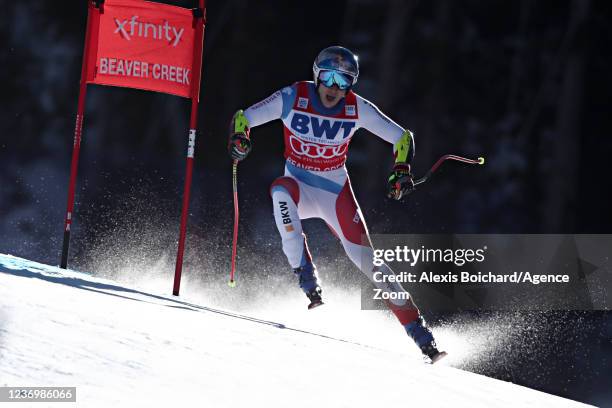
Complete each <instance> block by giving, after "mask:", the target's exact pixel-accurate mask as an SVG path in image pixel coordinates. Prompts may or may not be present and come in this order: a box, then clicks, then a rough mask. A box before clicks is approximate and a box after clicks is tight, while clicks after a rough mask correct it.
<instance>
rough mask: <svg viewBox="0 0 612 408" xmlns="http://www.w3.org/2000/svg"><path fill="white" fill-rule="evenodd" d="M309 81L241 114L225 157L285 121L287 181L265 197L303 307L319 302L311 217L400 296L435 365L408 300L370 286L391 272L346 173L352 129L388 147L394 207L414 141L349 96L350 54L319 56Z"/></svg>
mask: <svg viewBox="0 0 612 408" xmlns="http://www.w3.org/2000/svg"><path fill="white" fill-rule="evenodd" d="M313 74H314V82H309V81H302V82H296V83H294V84H293V85H291V86H288V87H286V88H283V89H282V90H280V91H277V92H275V93H274V94H272V95H271V96H270V97H268V98H267V99H264V100H263V101H261V102H259V103H257V104H255V105H253V106H251V107H249V108H248V109H246V110H244V111H243V110H238V111H237V112H236V113H235V114H234V116H233V119H232V122H231V127H230V136H229V144H228V150H229V153H230V156H231V157H232V158H233V159H234V160H237V161H240V160H243V159H244V158H245V157H246V156H247V155H248V154H249V152H250V151H251V148H252V146H253V143H252V141H251V138H250V130H251V129H252V128H254V127H256V126H259V125H262V124H264V123H267V122H269V121H271V120H275V119H281V120H282V121H283V125H284V138H285V158H286V163H285V174H284V175H283V176H282V177H279V178H277V179H276V180H275V181H274V182H273V183H272V185H271V187H270V193H271V195H272V201H273V205H274V218H275V220H276V225H277V227H278V231H279V233H280V235H281V238H282V247H283V252H284V253H285V255H286V256H287V259H288V261H289V264H290V265H291V267H292V268H293V272H294V273H295V275H297V277H298V281H299V286H300V288H301V289H302V290H303V291H304V293H305V294H306V296H307V297H308V299H309V300H310V305H309V306H308V308H309V309H311V308H313V307H316V306H319V305H321V304H323V301H322V297H321V295H322V290H321V286H320V282H319V279H318V275H317V269H316V266H315V264H314V263H313V262H312V258H311V256H310V252H309V250H308V245H307V243H306V235H305V234H304V233H303V232H302V224H301V220H302V219H306V218H314V217H316V218H322V219H323V220H324V221H325V222H326V223H327V224H328V226H329V227H330V229H331V230H332V232H333V233H334V234H335V235H336V236H337V237H338V238H339V239H340V241H341V242H342V245H343V247H344V249H345V251H346V253H347V255H348V257H349V258H350V259H351V261H352V262H353V263H354V264H355V265H356V266H357V267H358V268H359V269H360V270H361V271H362V272H363V273H364V274H365V275H366V276H368V278H369V279H370V280H371V281H372V282H374V284H375V285H376V286H377V287H379V288H380V289H383V290H384V291H387V292H396V293H400V292H401V293H403V296H402V295H400V296H393V297H391V299H394V300H390V301H388V302H387V304H388V306H389V307H390V309H391V310H392V311H393V313H394V314H395V315H396V316H397V318H398V319H399V321H400V323H401V324H402V325H403V326H404V327H405V329H406V331H407V333H408V334H409V335H410V336H411V337H412V339H413V340H414V341H415V343H416V344H417V346H418V347H419V348H420V349H421V351H422V352H423V354H424V355H426V356H427V357H429V358H430V359H431V361H432V362H435V361H436V360H438V359H439V358H441V357H443V356H444V355H445V354H446V353H445V352H439V351H438V350H437V348H436V343H435V341H434V338H433V335H432V333H431V331H430V330H429V328H428V327H427V326H426V325H425V321H424V320H423V318H422V317H421V315H420V313H419V310H418V308H417V307H416V306H415V304H414V303H413V301H412V299H411V298H410V297H409V296H408V294H407V293H405V291H404V289H403V288H402V287H401V285H400V284H399V283H389V282H387V280H384V281H385V283H378V282H376V281H375V280H374V279H373V275H374V273H375V272H381V273H382V274H383V275H384V276H389V275H393V274H394V273H393V271H392V270H391V269H390V268H389V267H388V266H387V265H385V264H383V265H381V266H378V267H376V266H374V264H373V251H374V250H373V248H372V244H371V242H370V238H369V236H368V231H367V228H366V225H365V223H364V220H363V215H362V213H361V210H360V208H359V205H358V204H357V202H356V201H355V197H354V195H353V191H352V188H351V184H350V181H349V177H348V174H347V170H346V167H345V162H346V155H347V151H348V146H349V143H350V141H351V138H352V136H353V134H354V133H355V131H356V130H357V129H359V128H365V129H367V130H369V131H370V132H372V133H374V134H376V135H377V136H378V137H380V138H382V139H384V140H385V141H387V142H389V143H391V144H392V145H393V154H394V158H395V163H394V165H393V169H392V171H391V174H390V176H389V178H388V180H387V191H388V193H387V195H388V197H389V198H392V199H395V200H399V199H401V198H402V197H404V196H405V195H407V194H408V193H410V191H411V190H413V189H414V184H413V179H412V174H411V172H410V162H411V160H412V158H413V156H414V148H415V147H414V137H413V135H412V133H411V132H410V131H409V130H405V129H403V128H402V127H400V126H399V125H398V124H396V123H395V122H393V121H392V120H391V119H389V118H388V117H387V116H385V115H384V114H383V113H382V112H381V111H380V110H379V109H378V108H377V107H376V106H375V105H374V104H372V103H371V102H369V101H367V100H365V99H364V98H362V97H360V96H359V95H357V94H356V93H354V92H353V91H352V90H351V89H352V87H353V86H354V85H355V84H356V83H357V79H358V77H359V62H358V58H357V56H356V55H355V54H353V53H352V52H351V51H349V50H348V49H346V48H344V47H340V46H333V47H328V48H326V49H324V50H323V51H321V52H320V53H319V55H318V56H317V58H316V59H315V61H314V65H313ZM378 280H381V279H378Z"/></svg>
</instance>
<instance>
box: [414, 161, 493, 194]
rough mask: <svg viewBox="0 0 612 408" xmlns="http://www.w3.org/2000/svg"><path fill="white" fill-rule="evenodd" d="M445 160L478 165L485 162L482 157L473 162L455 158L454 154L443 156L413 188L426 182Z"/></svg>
mask: <svg viewBox="0 0 612 408" xmlns="http://www.w3.org/2000/svg"><path fill="white" fill-rule="evenodd" d="M446 160H456V161H459V162H462V163H467V164H480V165H483V164H484V162H485V159H484V157H479V158H478V159H476V160H473V159H468V158H465V157H461V156H456V155H454V154H445V155H444V156H442V157H440V158H439V159H438V161H437V162H436V163H435V164H434V165H433V166H431V169H429V171H428V172H427V173H425V175H424V176H423V177H421V178H420V179H418V180H416V181H415V182H414V185H415V187H416V186H418V185H419V184H423V183H424V182H426V181H427V180H428V179H429V177H431V175H432V174H433V173H435V171H436V170H438V167H440V166H441V165H442V163H444V162H445V161H446Z"/></svg>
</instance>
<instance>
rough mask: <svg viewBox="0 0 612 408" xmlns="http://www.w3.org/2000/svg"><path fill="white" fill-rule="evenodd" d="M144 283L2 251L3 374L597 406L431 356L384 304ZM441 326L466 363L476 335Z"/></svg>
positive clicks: (360, 401)
mask: <svg viewBox="0 0 612 408" xmlns="http://www.w3.org/2000/svg"><path fill="white" fill-rule="evenodd" d="M171 282H172V276H171V275H170V273H168V276H167V280H166V281H165V282H164V285H166V286H167V287H168V290H169V289H170V286H171ZM187 283H188V282H187ZM183 285H184V286H185V285H186V282H183ZM144 286H145V287H147V285H144ZM134 287H136V285H132V284H120V283H117V282H114V281H110V280H105V279H100V278H97V277H93V276H91V275H88V274H85V273H79V272H74V271H66V270H62V269H59V268H56V267H51V266H47V265H43V264H40V263H36V262H32V261H28V260H25V259H22V258H17V257H13V256H10V255H1V254H0V386H76V387H77V404H76V406H78V407H145V406H146V407H170V406H172V407H194V406H199V407H213V408H224V407H232V408H234V407H292V408H298V407H308V408H312V407H322V408H328V407H334V408H335V407H351V408H354V407H409V406H415V407H427V408H430V407H449V406H452V407H579V406H587V405H584V404H581V403H577V402H574V401H571V400H567V399H563V398H560V397H557V396H553V395H549V394H546V393H543V392H539V391H535V390H532V389H529V388H526V387H521V386H518V385H514V384H512V383H508V382H503V381H499V380H495V379H492V378H488V377H485V376H481V375H477V374H473V373H470V372H466V371H462V370H458V369H455V368H452V367H450V366H448V365H446V366H445V365H444V364H438V365H435V366H431V365H427V364H424V363H423V362H422V360H421V359H420V357H419V355H418V351H416V347H414V346H413V345H410V344H409V340H407V339H406V336H405V335H404V334H400V333H399V330H397V323H394V325H393V326H392V325H391V322H390V321H388V320H386V319H385V318H384V315H381V313H380V312H365V311H359V313H357V314H356V313H355V312H354V311H353V313H352V314H347V313H346V311H345V310H343V309H342V307H334V306H331V305H328V304H326V305H325V306H323V307H320V308H317V309H314V310H312V311H305V306H304V300H303V299H300V300H302V303H300V305H301V306H300V308H299V310H298V308H297V306H296V305H297V303H292V302H288V303H287V302H282V301H279V304H278V305H277V308H276V309H275V310H272V309H270V307H269V306H268V307H267V308H260V309H258V310H253V312H252V313H248V314H246V313H245V314H241V313H236V312H230V311H227V310H222V309H220V308H213V307H210V306H208V307H207V306H203V305H201V304H198V303H203V302H201V301H200V302H198V303H196V302H194V301H193V300H191V301H190V300H189V298H185V297H183V296H181V297H173V296H169V295H166V294H164V291H163V290H159V291H157V292H156V291H153V290H150V289H149V287H147V291H145V290H144V289H135V288H134ZM226 290H233V289H229V288H228V289H226ZM187 293H188V295H187V296H188V297H189V291H187ZM242 313H244V312H242ZM372 313H374V314H376V315H375V316H373V315H372ZM262 315H264V316H265V315H267V316H271V317H269V319H272V318H274V319H277V318H278V316H287V317H288V316H292V317H293V318H289V317H288V318H287V320H283V321H282V322H281V321H271V320H266V319H264V318H262ZM256 316H257V317H256ZM381 316H382V317H381ZM315 321H320V322H322V324H319V325H316V324H315V323H314V322H315ZM373 321H376V323H372V324H370V323H371V322H373ZM288 322H291V323H288ZM312 327H318V328H319V331H315V330H313V329H312ZM390 327H393V328H394V331H393V332H391V331H390V329H389V328H390ZM321 328H322V329H321ZM356 328H357V329H356ZM391 333H393V334H391ZM437 333H441V334H442V336H441V338H442V342H441V343H442V344H443V345H445V344H446V347H444V348H446V349H447V350H448V351H449V352H450V353H451V354H450V356H449V358H448V359H447V362H446V364H452V362H453V356H455V357H456V356H458V355H461V354H462V352H463V351H462V350H461V347H465V344H463V345H462V344H461V342H457V341H455V342H453V341H452V339H453V336H452V335H451V334H449V333H445V332H442V331H439V332H437ZM439 340H440V338H439ZM445 340H446V341H445ZM443 361H444V360H443ZM68 405H69V404H67V403H65V404H52V406H68ZM70 405H71V406H75V405H74V404H70ZM7 406H8V404H7ZM18 406H20V407H25V406H27V404H26V403H20V404H18ZM33 406H34V407H42V406H44V404H42V403H36V404H33Z"/></svg>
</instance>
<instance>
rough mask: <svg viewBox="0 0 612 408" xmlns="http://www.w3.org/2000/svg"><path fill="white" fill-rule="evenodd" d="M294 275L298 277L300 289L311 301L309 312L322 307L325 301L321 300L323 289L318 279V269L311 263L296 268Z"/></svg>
mask: <svg viewBox="0 0 612 408" xmlns="http://www.w3.org/2000/svg"><path fill="white" fill-rule="evenodd" d="M293 273H295V274H296V275H297V276H298V278H299V282H300V288H302V290H303V291H304V293H305V294H306V296H307V297H308V300H310V304H309V305H308V310H310V309H313V308H315V307H317V306H321V305H322V304H323V300H322V299H321V287H320V286H319V283H318V279H317V278H318V277H317V267H316V266H315V265H314V264H313V263H310V262H309V263H307V264H306V265H304V266H300V267H299V268H295V269H294V270H293Z"/></svg>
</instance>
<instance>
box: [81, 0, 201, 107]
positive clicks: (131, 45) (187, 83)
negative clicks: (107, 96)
mask: <svg viewBox="0 0 612 408" xmlns="http://www.w3.org/2000/svg"><path fill="white" fill-rule="evenodd" d="M93 12H94V15H93V16H92V17H93V24H92V27H91V30H92V32H91V33H90V34H91V35H90V36H89V47H90V54H89V63H88V68H89V69H88V70H87V71H88V72H87V76H86V81H87V82H88V83H92V84H99V85H111V86H122V87H129V88H138V89H145V90H149V91H156V92H164V93H169V94H173V95H178V96H183V97H185V98H191V97H196V98H197V96H198V95H199V93H200V90H199V87H200V84H199V83H194V82H195V81H194V72H193V68H194V38H195V32H196V30H195V24H194V18H193V14H192V11H191V10H189V9H185V8H182V7H176V6H172V5H167V4H161V3H154V2H149V1H143V0H106V1H105V2H104V3H103V5H102V7H101V8H100V9H94V10H93ZM196 79H197V78H196ZM197 82H199V81H197Z"/></svg>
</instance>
